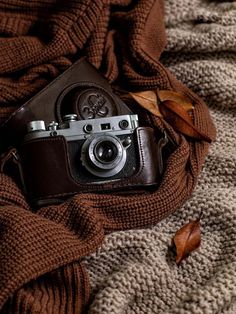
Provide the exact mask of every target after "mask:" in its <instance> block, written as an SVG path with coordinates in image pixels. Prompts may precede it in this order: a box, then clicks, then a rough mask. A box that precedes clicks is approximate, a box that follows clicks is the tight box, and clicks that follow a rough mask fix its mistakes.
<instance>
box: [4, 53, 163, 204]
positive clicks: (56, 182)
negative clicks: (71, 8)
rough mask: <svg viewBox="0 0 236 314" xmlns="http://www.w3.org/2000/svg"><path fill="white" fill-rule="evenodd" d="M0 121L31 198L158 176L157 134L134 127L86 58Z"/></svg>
mask: <svg viewBox="0 0 236 314" xmlns="http://www.w3.org/2000/svg"><path fill="white" fill-rule="evenodd" d="M12 125H14V126H15V131H16V132H17V136H18V138H17V137H16V136H15V135H16V134H14V135H13V133H15V132H12V129H11V126H12ZM3 127H4V128H5V133H6V132H8V138H9V139H11V138H12V142H14V141H15V143H14V144H15V145H14V146H17V149H18V152H19V157H20V166H21V174H22V175H21V177H22V181H23V185H24V186H25V190H26V192H27V195H28V198H29V200H31V202H32V203H33V204H34V205H46V204H50V203H55V202H60V201H63V200H64V199H65V198H67V197H68V196H71V195H74V194H76V193H81V192H111V191H119V190H125V191H127V190H129V189H138V188H140V187H141V188H143V187H147V186H153V185H156V184H158V183H159V182H160V171H159V165H158V160H159V158H158V154H159V152H158V141H159V140H160V139H158V138H157V137H156V136H154V130H153V129H152V128H150V127H144V126H139V119H138V116H137V114H135V113H133V112H132V111H131V110H130V109H129V108H128V107H127V105H126V104H125V103H124V102H123V101H122V100H121V99H120V98H119V97H117V95H115V94H114V93H113V92H112V90H111V87H110V85H109V84H108V82H107V81H106V80H105V79H104V78H103V77H102V76H101V75H100V74H99V73H98V71H97V70H96V69H95V68H94V67H93V66H92V65H91V64H89V63H88V62H87V61H86V60H85V59H82V60H79V61H78V62H76V63H75V64H73V65H72V66H71V67H70V68H69V69H68V70H67V71H65V72H64V73H63V74H62V75H61V76H59V77H58V78H57V79H56V80H54V81H53V82H52V83H51V84H49V85H48V86H47V87H46V88H45V89H44V90H43V91H41V92H40V93H39V94H37V95H36V96H35V97H33V98H32V99H31V100H30V101H28V102H27V103H26V104H25V105H23V106H22V107H21V108H20V109H19V110H18V113H17V114H16V115H15V116H13V117H10V119H9V120H8V122H7V124H6V125H5V126H3ZM20 138H21V140H20ZM22 138H23V140H22Z"/></svg>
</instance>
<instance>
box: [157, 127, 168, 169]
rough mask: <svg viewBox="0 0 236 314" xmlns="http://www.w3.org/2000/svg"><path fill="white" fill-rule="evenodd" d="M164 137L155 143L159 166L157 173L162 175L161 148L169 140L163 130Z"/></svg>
mask: <svg viewBox="0 0 236 314" xmlns="http://www.w3.org/2000/svg"><path fill="white" fill-rule="evenodd" d="M163 133H164V134H163V135H164V137H162V138H161V139H160V140H159V141H158V143H157V159H158V160H157V162H158V167H159V174H160V175H162V174H163V172H164V166H163V153H162V150H163V148H164V147H165V146H166V145H167V143H168V142H169V140H168V136H167V133H166V131H164V132H163Z"/></svg>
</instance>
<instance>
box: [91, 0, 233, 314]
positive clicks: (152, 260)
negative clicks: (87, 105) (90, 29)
mask: <svg viewBox="0 0 236 314" xmlns="http://www.w3.org/2000/svg"><path fill="white" fill-rule="evenodd" d="M166 25H167V34H168V45H167V48H166V52H165V53H164V54H163V57H162V62H163V63H164V64H165V65H166V66H168V67H169V68H170V70H171V71H172V72H173V73H174V74H175V75H176V76H177V77H178V79H180V80H181V81H182V82H183V83H185V84H186V85H188V86H189V87H190V88H191V89H193V90H194V91H195V92H196V93H197V94H199V95H200V96H201V97H203V98H204V99H205V101H206V102H207V103H208V104H209V107H210V109H211V113H212V116H213V119H214V121H215V123H216V127H217V131H218V136H217V141H216V143H214V144H213V145H212V146H211V150H210V154H209V156H208V158H207V160H206V164H205V167H204V169H203V173H202V176H201V177H200V179H199V182H198V186H197V188H196V190H195V193H194V194H193V196H192V198H191V199H190V200H189V201H188V202H187V203H186V204H185V206H184V207H182V208H181V209H179V210H178V211H177V212H176V213H175V214H173V215H171V216H170V217H169V218H167V219H165V220H164V221H162V222H161V223H159V224H158V225H157V226H155V227H153V228H149V229H141V230H130V231H126V232H124V231H123V232H116V233H112V234H110V235H108V236H107V237H106V242H105V244H104V245H103V247H102V248H101V249H99V251H98V252H97V253H96V254H93V255H91V256H90V257H89V258H87V259H86V261H85V264H86V265H87V269H88V270H89V274H90V281H91V285H92V292H93V297H92V300H91V306H90V310H89V312H90V313H101V314H106V313H107V314H111V313H114V314H116V313H117V314H118V313H119V314H121V313H128V314H131V313H132V314H134V313H147V314H149V313H158V314H159V313H178V314H179V313H199V314H200V313H207V314H212V313H219V314H223V313H227V314H235V313H236V187H235V185H236V127H235V124H236V110H235V109H236V3H235V2H233V1H229V2H226V1H209V0H166ZM201 211H202V212H203V216H202V219H201V229H202V244H201V247H200V249H199V250H197V251H195V252H194V253H193V254H191V256H190V257H189V258H188V259H187V260H186V261H184V262H183V263H182V264H181V266H180V267H179V268H178V267H177V266H176V264H175V262H174V256H173V255H172V253H171V252H170V250H169V246H170V245H171V239H172V237H173V235H174V234H175V232H176V230H178V229H179V228H180V227H181V226H182V225H184V224H185V223H187V222H188V221H189V220H192V219H195V218H197V217H198V216H199V214H200V212H201Z"/></svg>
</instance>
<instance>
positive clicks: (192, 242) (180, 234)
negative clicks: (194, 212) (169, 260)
mask: <svg viewBox="0 0 236 314" xmlns="http://www.w3.org/2000/svg"><path fill="white" fill-rule="evenodd" d="M173 242H174V245H175V249H176V264H177V265H179V264H180V263H181V262H182V261H183V260H184V259H185V258H187V257H188V256H189V254H190V253H191V252H193V251H194V250H196V249H197V248H198V247H199V246H200V244H201V231H200V218H199V219H197V220H194V221H190V222H189V223H188V224H186V225H184V226H183V227H182V228H181V229H179V230H178V231H177V232H176V234H175V236H174V238H173Z"/></svg>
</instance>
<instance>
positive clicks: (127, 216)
mask: <svg viewBox="0 0 236 314" xmlns="http://www.w3.org/2000/svg"><path fill="white" fill-rule="evenodd" d="M163 14H164V12H163V3H162V1H161V0H139V1H134V0H133V1H132V0H96V1H92V0H35V1H25V0H3V1H1V2H0V34H1V35H0V36H1V37H0V43H1V46H0V47H1V49H0V60H1V63H0V123H2V122H3V121H4V120H5V119H6V118H7V117H8V116H9V115H10V114H11V113H12V112H13V111H14V110H15V109H16V108H18V107H19V106H20V105H21V104H22V103H24V102H25V101H26V100H27V99H29V97H31V96H32V95H34V94H35V93H36V92H37V91H39V90H40V89H41V88H42V87H43V86H45V85H46V84H47V83H48V82H49V81H51V80H52V79H53V78H55V77H56V76H57V75H58V74H59V73H61V72H63V71H64V70H65V69H66V68H67V67H68V66H69V65H70V64H71V63H73V61H74V60H77V59H78V58H79V57H81V56H83V55H86V56H87V58H88V60H89V61H90V62H91V63H93V64H94V65H95V66H96V67H97V68H99V69H100V71H101V72H102V73H103V74H104V75H105V76H106V77H107V78H108V79H109V81H110V82H111V83H114V82H115V83H116V85H117V84H119V85H120V86H121V87H122V88H125V89H126V90H131V89H132V90H143V89H155V88H158V89H171V90H176V91H178V92H182V93H184V94H186V95H188V96H189V97H190V98H191V99H192V101H193V102H194V104H195V110H194V113H193V119H194V123H195V125H196V126H197V127H198V128H199V130H200V131H202V132H203V133H205V134H206V135H208V136H209V137H211V138H214V136H215V129H214V126H213V124H212V122H211V119H210V117H209V113H208V109H207V107H206V106H205V104H204V103H203V101H202V100H201V99H199V98H198V97H197V96H196V95H195V94H193V93H192V92H191V91H190V90H188V89H187V88H186V87H185V86H183V85H182V84H181V83H180V82H179V81H177V80H176V79H175V78H174V77H173V76H172V75H171V74H170V73H169V72H168V71H167V70H166V69H165V68H164V67H163V66H162V65H161V64H160V63H159V62H158V59H159V57H160V54H161V53H162V51H163V49H164V47H165V43H166V40H165V32H164V23H163ZM121 82H122V83H121ZM155 124H156V125H157V126H158V127H160V128H161V129H162V128H166V129H167V130H168V132H169V134H170V135H171V136H172V138H173V139H174V140H175V141H176V142H177V143H178V148H177V149H176V150H175V152H174V153H173V154H172V155H171V156H170V158H169V159H168V161H167V165H166V171H165V174H164V177H163V180H162V183H161V185H160V187H159V188H158V189H157V190H156V191H154V192H153V193H151V194H143V195H132V196H119V195H112V194H110V195H101V194H100V195H99V194H78V195H76V196H74V197H73V198H71V199H69V200H67V201H66V202H65V203H63V204H60V205H55V206H48V207H43V208H40V209H39V210H38V211H37V212H34V211H32V210H31V208H30V206H29V205H28V204H27V202H26V200H25V198H24V196H23V194H22V191H21V190H20V188H19V187H18V186H17V183H16V182H15V180H14V178H11V177H10V176H8V175H7V174H5V173H1V174H0V183H1V184H0V206H1V207H0V311H1V313H81V312H83V313H84V312H86V308H88V305H89V282H88V278H87V276H86V270H85V269H84V267H83V265H82V264H81V263H80V258H81V257H82V256H85V255H87V254H88V253H90V252H92V251H94V250H95V249H96V248H97V247H98V246H99V245H100V244H101V243H102V241H103V239H104V234H106V233H107V232H111V231H113V230H119V229H127V228H137V227H141V226H148V225H153V224H155V223H157V222H158V221H160V220H161V219H162V218H163V217H165V216H166V215H168V214H170V213H171V212H173V211H174V210H176V208H178V207H179V206H180V205H181V204H182V203H183V202H184V201H185V200H186V199H187V198H189V196H190V195H191V193H192V191H193V188H194V186H195V184H196V180H197V177H198V175H199V173H200V171H201V168H202V165H203V162H204V159H205V156H206V153H207V149H208V144H207V143H205V142H201V141H197V142H190V141H189V140H188V139H186V138H185V137H184V136H182V135H180V134H177V133H176V132H175V131H174V130H173V128H172V126H170V125H168V124H167V123H166V122H165V121H162V120H160V119H159V118H156V119H155Z"/></svg>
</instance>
